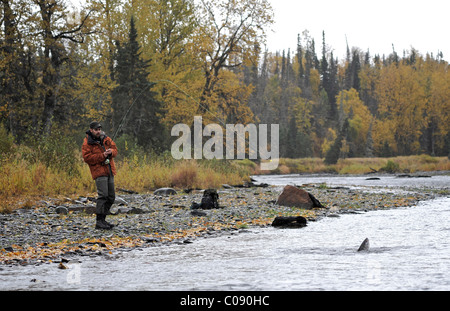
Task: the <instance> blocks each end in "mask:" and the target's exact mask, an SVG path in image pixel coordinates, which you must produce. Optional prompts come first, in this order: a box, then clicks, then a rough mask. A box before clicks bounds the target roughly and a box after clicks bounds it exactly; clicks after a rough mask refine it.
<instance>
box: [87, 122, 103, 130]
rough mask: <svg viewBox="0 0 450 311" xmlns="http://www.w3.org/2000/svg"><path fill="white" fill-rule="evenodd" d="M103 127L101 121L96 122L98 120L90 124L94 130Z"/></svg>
mask: <svg viewBox="0 0 450 311" xmlns="http://www.w3.org/2000/svg"><path fill="white" fill-rule="evenodd" d="M101 127H102V125H101V124H100V123H98V122H96V121H94V122H92V123H91V125H90V128H91V129H93V130H96V129H98V128H101Z"/></svg>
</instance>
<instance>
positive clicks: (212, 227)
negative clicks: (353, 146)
mask: <svg viewBox="0 0 450 311" xmlns="http://www.w3.org/2000/svg"><path fill="white" fill-rule="evenodd" d="M302 189H304V190H306V191H308V192H309V193H311V194H313V195H314V196H315V197H316V198H317V199H318V200H319V201H320V202H321V203H322V204H323V205H324V206H325V208H314V209H311V210H305V209H299V208H292V207H284V206H279V205H277V204H276V201H277V198H278V197H279V195H280V193H281V192H282V190H283V188H282V187H276V186H267V187H251V185H250V187H239V188H238V187H230V186H225V188H223V189H220V190H219V191H218V194H219V205H220V208H219V209H212V210H192V209H191V205H192V203H193V202H196V203H199V202H200V201H201V198H202V193H203V192H202V191H198V190H194V191H188V192H189V193H186V192H184V191H178V193H177V194H171V195H162V194H154V193H150V194H129V193H126V192H119V193H118V199H117V201H116V203H117V204H115V205H114V206H113V209H112V212H113V213H114V214H115V215H111V216H108V220H109V221H110V222H112V223H114V224H117V226H116V227H115V228H114V229H113V230H110V231H102V230H95V229H94V227H95V217H94V216H93V215H92V214H91V212H92V211H93V207H94V206H95V202H94V201H95V198H78V200H69V199H68V200H67V202H63V203H61V202H58V201H57V200H56V199H52V198H48V199H46V200H42V201H41V202H38V203H39V207H34V206H32V207H30V208H28V209H19V210H15V211H14V212H13V213H11V214H0V268H1V265H36V264H42V263H48V262H65V261H66V260H69V259H70V258H72V257H76V258H81V257H83V256H99V255H108V254H112V253H113V252H115V251H120V250H129V249H133V248H139V247H150V246H160V245H166V244H170V243H180V244H189V243H193V242H195V239H196V238H200V237H210V236H217V235H219V234H235V233H239V232H243V231H244V232H245V230H246V229H247V228H250V227H266V226H270V225H271V224H272V222H273V220H274V219H275V218H276V217H277V216H303V217H305V218H306V219H307V220H308V221H309V222H311V221H317V220H320V219H321V218H323V217H339V214H342V213H364V212H367V211H370V210H377V209H389V208H395V207H403V206H413V205H415V204H417V203H418V202H419V201H423V200H428V199H432V198H434V196H435V194H434V193H432V192H427V191H420V192H417V191H414V192H413V191H393V192H384V191H383V192H381V191H366V190H355V189H350V188H346V187H334V188H333V187H327V186H326V185H319V184H310V185H303V186H302ZM37 206H38V205H37ZM81 260H82V258H81ZM62 267H64V265H62Z"/></svg>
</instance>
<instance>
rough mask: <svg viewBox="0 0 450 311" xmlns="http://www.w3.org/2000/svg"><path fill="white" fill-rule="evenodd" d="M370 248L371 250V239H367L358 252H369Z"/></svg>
mask: <svg viewBox="0 0 450 311" xmlns="http://www.w3.org/2000/svg"><path fill="white" fill-rule="evenodd" d="M369 248H370V244H369V239H368V238H367V239H365V240H364V241H363V242H362V244H361V246H360V247H359V249H358V252H363V251H366V252H367V251H368V250H369Z"/></svg>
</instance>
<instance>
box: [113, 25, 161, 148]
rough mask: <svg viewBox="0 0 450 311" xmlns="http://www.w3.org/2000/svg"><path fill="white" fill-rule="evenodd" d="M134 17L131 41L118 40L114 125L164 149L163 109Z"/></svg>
mask: <svg viewBox="0 0 450 311" xmlns="http://www.w3.org/2000/svg"><path fill="white" fill-rule="evenodd" d="M137 37H138V34H137V30H136V26H135V21H134V18H133V17H131V20H130V31H129V34H128V41H127V42H125V43H124V44H123V45H121V44H120V42H117V54H116V59H115V60H116V67H115V75H114V76H115V78H116V82H117V84H118V86H117V87H116V88H115V89H114V90H113V92H112V100H113V102H112V106H113V109H114V112H113V117H112V123H113V124H112V127H113V128H114V130H115V131H116V132H117V134H118V135H119V136H121V135H124V134H126V135H127V136H129V137H131V138H133V139H135V141H136V142H137V143H138V144H139V145H140V146H143V147H145V148H147V149H151V150H154V151H156V150H160V149H162V148H163V147H164V146H163V142H164V137H163V133H164V131H163V127H162V125H161V123H160V122H159V119H160V117H161V113H162V109H161V103H160V102H159V101H158V100H156V93H155V92H154V91H152V90H151V89H152V87H153V85H154V83H151V82H149V81H148V79H147V76H148V71H147V70H148V68H149V62H150V61H148V60H147V61H146V60H143V59H142V57H141V52H140V51H139V50H140V46H139V43H138V41H137Z"/></svg>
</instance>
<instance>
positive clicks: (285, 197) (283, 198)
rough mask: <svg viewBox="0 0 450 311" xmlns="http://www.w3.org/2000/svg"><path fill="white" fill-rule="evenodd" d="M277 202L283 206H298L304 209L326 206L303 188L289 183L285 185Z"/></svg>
mask: <svg viewBox="0 0 450 311" xmlns="http://www.w3.org/2000/svg"><path fill="white" fill-rule="evenodd" d="M277 204H278V205H281V206H288V207H298V208H303V209H312V208H314V207H319V208H323V207H324V206H322V204H321V203H320V202H319V200H317V199H316V198H315V197H314V196H313V195H312V194H310V193H308V192H307V191H305V190H303V189H300V188H297V187H294V186H289V185H288V186H286V187H284V189H283V192H282V193H281V194H280V196H279V197H278V200H277Z"/></svg>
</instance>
